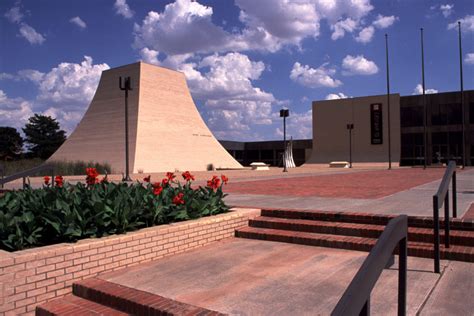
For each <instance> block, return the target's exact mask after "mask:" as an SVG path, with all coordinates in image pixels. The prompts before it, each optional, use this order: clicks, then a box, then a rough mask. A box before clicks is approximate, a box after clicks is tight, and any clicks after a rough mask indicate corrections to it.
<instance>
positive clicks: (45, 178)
mask: <svg viewBox="0 0 474 316" xmlns="http://www.w3.org/2000/svg"><path fill="white" fill-rule="evenodd" d="M43 179H44V184H45V185H49V180H51V178H50V177H48V176H45V177H44V178H43Z"/></svg>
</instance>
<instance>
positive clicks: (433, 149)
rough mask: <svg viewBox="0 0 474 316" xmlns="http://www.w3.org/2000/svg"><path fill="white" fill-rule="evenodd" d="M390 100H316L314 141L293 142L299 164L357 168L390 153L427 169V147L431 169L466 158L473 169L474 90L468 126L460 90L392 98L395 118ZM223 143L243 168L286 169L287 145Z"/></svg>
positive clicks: (467, 104)
mask: <svg viewBox="0 0 474 316" xmlns="http://www.w3.org/2000/svg"><path fill="white" fill-rule="evenodd" d="M387 101H388V98H387V95H377V96H365V97H355V98H347V99H338V100H323V101H314V102H313V104H312V107H313V139H312V140H293V155H294V160H295V163H296V165H297V166H298V165H302V164H304V163H306V164H311V163H324V164H325V163H329V162H332V161H349V159H350V156H351V158H352V161H353V162H354V163H355V164H357V163H386V162H388V160H389V155H390V159H391V161H392V163H393V164H395V165H398V164H400V165H401V166H410V165H424V163H425V144H426V149H427V150H426V157H427V159H426V164H427V165H438V164H442V163H445V162H446V161H448V160H455V161H456V163H457V164H459V165H461V164H462V163H463V154H464V159H465V163H466V165H474V90H469V91H464V100H463V104H464V124H463V120H462V118H463V111H462V107H461V101H462V100H461V94H460V92H446V93H435V94H426V95H425V96H423V95H411V96H400V95H399V94H391V95H390V115H389V113H388V102H387ZM424 104H426V107H425V106H424ZM425 113H426V124H424V122H425V120H424V118H425ZM389 117H390V124H389ZM288 119H289V120H291V113H290V117H289V118H288ZM389 126H390V140H389V133H388V131H389ZM463 134H464V136H463ZM463 138H464V144H465V146H464V148H465V149H464V150H463V145H462V144H463ZM389 141H390V153H389V146H388V143H389ZM220 143H221V144H222V145H223V146H224V147H225V148H226V149H227V151H228V152H229V153H230V154H231V155H232V156H233V157H234V158H235V159H236V160H238V161H239V162H240V163H241V164H243V165H249V164H250V163H251V162H254V161H262V162H265V163H267V164H270V165H273V166H279V165H280V166H281V156H282V152H283V148H284V146H283V141H260V142H234V141H220Z"/></svg>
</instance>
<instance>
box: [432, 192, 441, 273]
mask: <svg viewBox="0 0 474 316" xmlns="http://www.w3.org/2000/svg"><path fill="white" fill-rule="evenodd" d="M433 229H434V232H433V240H434V272H435V273H440V268H439V259H440V255H439V210H438V196H436V195H434V196H433Z"/></svg>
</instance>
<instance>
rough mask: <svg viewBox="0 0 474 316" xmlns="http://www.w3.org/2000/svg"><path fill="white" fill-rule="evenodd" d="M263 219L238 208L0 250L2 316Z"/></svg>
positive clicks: (29, 310) (252, 211) (31, 309)
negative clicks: (90, 236) (69, 240)
mask: <svg viewBox="0 0 474 316" xmlns="http://www.w3.org/2000/svg"><path fill="white" fill-rule="evenodd" d="M258 215H260V210H258V209H233V211H232V212H230V213H226V214H220V215H216V216H212V217H204V218H201V219H197V220H192V221H186V222H180V223H173V224H169V225H160V226H155V227H150V228H145V229H141V230H138V231H135V232H130V233H127V234H125V235H114V236H109V237H104V238H98V239H84V240H80V241H78V242H77V243H74V244H66V243H62V244H57V245H52V246H45V247H39V248H33V249H27V250H22V251H17V252H13V253H10V252H6V251H0V314H2V315H3V314H6V315H18V314H23V313H33V312H34V309H35V307H36V305H38V304H41V303H44V302H46V301H48V300H51V299H55V298H58V297H61V296H64V295H66V294H69V293H71V290H72V284H73V282H75V281H78V280H83V279H86V278H90V277H94V276H96V275H98V274H100V273H105V272H112V271H116V270H119V269H123V268H126V267H130V266H133V265H137V264H140V263H144V262H148V261H152V260H156V259H159V258H163V257H166V256H171V255H174V254H177V253H180V252H184V251H187V250H190V249H194V248H197V247H201V246H204V245H207V244H209V243H212V242H214V241H218V240H221V239H224V238H230V237H233V236H234V231H235V229H236V228H238V227H241V226H245V225H247V224H248V220H249V218H253V217H255V216H258Z"/></svg>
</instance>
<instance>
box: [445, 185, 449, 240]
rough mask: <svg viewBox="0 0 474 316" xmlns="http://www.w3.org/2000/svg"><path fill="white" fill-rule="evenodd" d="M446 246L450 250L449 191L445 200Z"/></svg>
mask: <svg viewBox="0 0 474 316" xmlns="http://www.w3.org/2000/svg"><path fill="white" fill-rule="evenodd" d="M444 246H445V247H446V248H449V190H448V191H446V197H445V198H444Z"/></svg>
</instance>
